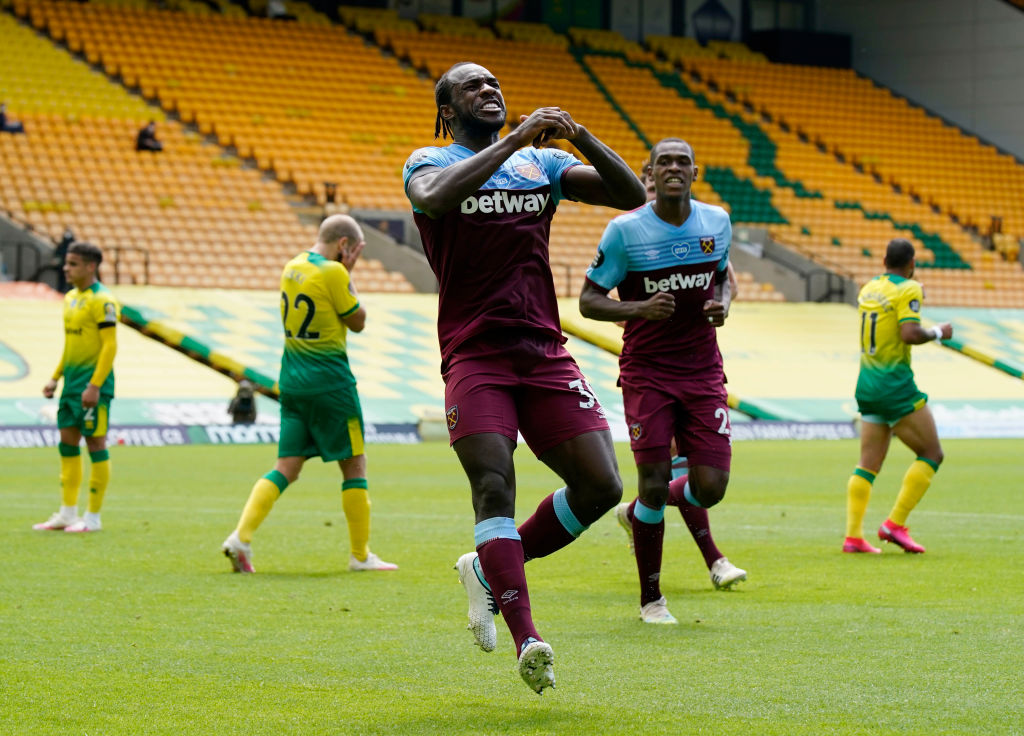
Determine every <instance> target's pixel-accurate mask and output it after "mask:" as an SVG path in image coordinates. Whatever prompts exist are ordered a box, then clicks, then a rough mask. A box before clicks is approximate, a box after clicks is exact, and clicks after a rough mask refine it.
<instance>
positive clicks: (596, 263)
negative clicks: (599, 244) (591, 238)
mask: <svg viewBox="0 0 1024 736" xmlns="http://www.w3.org/2000/svg"><path fill="white" fill-rule="evenodd" d="M602 263H604V251H602V250H600V249H599V250H598V251H597V255H596V256H594V260H592V261H591V262H590V267H591V268H600V267H601V264H602Z"/></svg>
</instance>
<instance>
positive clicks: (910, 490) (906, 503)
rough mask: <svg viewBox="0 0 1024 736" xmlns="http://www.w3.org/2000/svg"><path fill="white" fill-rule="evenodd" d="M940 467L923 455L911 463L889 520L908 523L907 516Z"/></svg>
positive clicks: (901, 523) (896, 522) (904, 524)
mask: <svg viewBox="0 0 1024 736" xmlns="http://www.w3.org/2000/svg"><path fill="white" fill-rule="evenodd" d="M938 469H939V467H938V465H936V464H935V463H933V462H932V461H931V460H928V459H926V458H923V457H919V458H917V460H915V461H914V462H913V463H911V464H910V467H909V468H907V474H906V475H904V476H903V486H902V487H901V488H900V495H898V496H897V497H896V505H895V506H893V507H892V511H891V512H890V513H889V521H891V522H892V523H893V524H899V525H900V526H906V525H907V517H908V516H909V515H910V512H911V511H913V510H914V507H915V506H917V504H918V502H919V501H920V500H921V497H922V496H923V495H924V494H925V491H927V490H928V486H930V485H931V484H932V478H934V477H935V471H936V470H938Z"/></svg>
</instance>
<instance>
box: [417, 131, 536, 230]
mask: <svg viewBox="0 0 1024 736" xmlns="http://www.w3.org/2000/svg"><path fill="white" fill-rule="evenodd" d="M521 147H522V145H521V144H520V142H519V138H518V137H517V136H516V135H515V134H512V135H508V136H506V137H504V138H502V139H500V140H499V141H498V142H496V143H493V144H491V145H489V146H488V147H487V148H485V149H483V150H482V151H480V152H478V153H475V154H474V155H472V156H470V157H469V158H467V159H464V160H462V161H459V162H458V163H456V164H452V165H451V166H446V167H445V168H443V169H441V168H435V167H429V168H426V167H425V168H424V169H423V170H422V171H423V173H422V174H419V173H418V172H417V174H413V178H412V179H411V180H410V181H409V186H408V190H409V200H410V201H411V202H412V203H413V204H414V205H416V207H418V208H419V209H420V210H422V211H423V212H424V213H425V214H426V215H427V217H430V218H431V219H436V218H438V217H441V216H442V215H444V214H446V213H447V212H450V211H451V210H453V209H455V208H456V207H458V206H459V205H460V204H461V203H462V200H464V199H465V198H466V197H468V196H469V195H471V194H473V193H474V192H475V191H477V190H478V189H479V188H480V187H482V186H483V185H484V184H485V183H487V180H488V179H490V178H491V176H492V175H493V174H494V172H495V171H497V170H498V167H499V166H501V165H502V164H503V163H504V162H505V160H506V159H507V158H508V157H509V156H511V155H512V154H513V153H515V152H516V151H517V150H519V148H521Z"/></svg>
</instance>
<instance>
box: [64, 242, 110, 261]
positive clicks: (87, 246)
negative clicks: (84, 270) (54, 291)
mask: <svg viewBox="0 0 1024 736" xmlns="http://www.w3.org/2000/svg"><path fill="white" fill-rule="evenodd" d="M72 253H74V254H75V255H76V256H81V257H82V259H83V260H85V261H86V262H88V263H95V264H96V266H97V267H98V266H99V265H100V264H101V263H103V251H101V250H100V249H99V248H98V247H96V246H95V245H93V244H92V243H86V242H84V241H83V242H78V243H72V244H71V245H70V247H68V255H71V254H72Z"/></svg>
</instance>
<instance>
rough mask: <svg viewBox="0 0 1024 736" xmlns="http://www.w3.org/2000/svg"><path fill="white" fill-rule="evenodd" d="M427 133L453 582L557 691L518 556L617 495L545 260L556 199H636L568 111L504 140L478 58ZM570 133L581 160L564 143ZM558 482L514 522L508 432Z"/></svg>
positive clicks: (414, 178)
mask: <svg viewBox="0 0 1024 736" xmlns="http://www.w3.org/2000/svg"><path fill="white" fill-rule="evenodd" d="M435 100H436V103H437V119H436V125H435V135H442V134H443V136H444V137H445V138H447V137H448V136H449V135H451V136H452V138H453V141H454V142H453V143H452V144H451V145H449V146H446V147H430V148H423V149H420V150H418V151H415V152H414V153H413V154H412V156H411V157H410V158H409V160H408V162H407V163H406V165H405V188H406V193H407V194H408V196H409V200H410V202H411V203H412V206H413V215H414V218H415V220H416V224H417V226H418V227H419V230H420V234H421V235H422V238H423V248H424V251H425V253H426V255H427V259H428V260H429V262H430V265H431V267H432V268H433V270H434V273H435V274H436V276H437V279H438V284H439V298H438V321H437V331H438V338H439V341H440V346H441V359H442V364H441V371H442V375H443V377H444V381H445V402H446V403H445V406H446V415H447V421H448V430H449V437H450V439H451V442H452V447H453V448H454V450H455V453H456V455H457V456H458V458H459V461H460V462H461V464H462V467H463V469H464V470H465V472H466V475H467V477H468V479H469V484H470V489H471V492H472V500H473V510H474V513H475V516H476V526H475V527H474V536H475V541H476V552H470V553H467V554H465V555H463V556H462V557H461V558H460V559H459V561H458V563H457V565H456V566H457V569H458V571H459V577H460V579H461V581H462V583H463V585H464V586H465V588H466V591H467V593H468V595H469V599H470V606H469V619H470V624H469V626H470V629H471V630H472V632H473V635H474V638H475V640H476V642H477V644H478V645H479V646H480V647H481V648H482V649H483V650H484V651H491V650H493V649H494V647H495V646H496V637H497V633H496V630H495V626H494V614H496V613H498V611H499V610H500V612H501V614H502V616H503V617H504V619H505V622H506V624H507V625H508V627H509V631H510V632H511V633H512V637H513V640H514V642H515V653H516V655H517V657H518V658H519V674H520V676H521V677H522V678H523V680H524V681H525V682H526V684H527V685H528V686H529V687H530V688H531V689H533V690H534V691H536V692H538V693H540V692H542V691H543V690H544V688H546V687H550V686H552V685H554V682H555V678H554V670H553V662H554V653H553V651H552V649H551V646H550V645H549V644H547V643H546V642H545V641H543V640H542V639H541V636H540V634H539V633H538V632H537V629H536V627H535V626H534V623H533V617H532V614H531V608H530V596H529V593H528V590H527V585H526V575H525V571H524V567H523V563H524V562H525V561H526V560H529V559H533V558H537V557H545V556H547V555H549V554H551V553H553V552H555V551H557V550H558V549H560V548H562V547H564V546H566V545H567V544H569V543H571V542H572V541H573V540H575V539H576V538H577V537H578V536H579V535H580V534H581V533H582V532H583V531H584V530H586V529H587V527H588V526H589V525H590V524H592V523H593V522H595V521H596V520H597V519H599V518H600V517H601V515H602V514H604V513H605V512H606V511H608V509H610V508H612V507H613V506H614V505H615V504H616V503H618V501H619V499H620V498H621V495H622V482H621V480H620V479H619V473H618V467H617V465H616V461H615V450H614V447H613V444H612V439H611V433H610V432H609V430H608V423H607V421H606V419H605V416H604V411H603V409H602V408H601V405H600V404H599V403H598V401H597V398H596V397H595V395H594V393H593V391H592V390H591V388H590V385H589V384H588V383H587V380H586V378H585V377H584V376H583V374H582V373H581V372H580V369H579V367H578V366H577V365H576V362H575V361H574V360H573V359H572V357H571V356H570V355H569V353H568V352H567V351H566V350H565V348H564V347H563V343H564V342H565V338H564V337H563V336H562V330H561V326H560V323H559V318H558V305H557V302H556V299H555V288H554V280H553V278H552V274H551V267H550V265H549V262H548V238H549V232H550V224H551V218H552V216H553V214H554V211H555V207H556V205H557V203H558V201H559V200H560V199H562V198H563V197H569V198H570V199H576V200H580V201H582V202H587V203H589V204H599V205H605V206H611V207H616V208H618V209H623V210H628V209H632V208H634V207H639V206H640V205H641V204H642V203H643V201H644V194H643V187H642V186H641V185H640V182H639V181H638V180H637V178H636V176H634V174H633V172H632V171H630V169H629V167H628V166H627V165H626V163H625V162H624V161H623V160H622V159H621V158H620V157H619V156H618V155H617V154H615V152H614V151H612V150H611V149H610V148H608V147H607V146H606V145H605V144H604V143H602V142H601V141H600V140H598V139H597V138H596V137H595V136H594V135H593V134H592V133H591V132H590V131H589V130H587V129H586V128H585V127H584V126H583V125H580V124H579V123H578V122H577V121H576V120H574V119H573V118H572V116H571V115H570V114H569V113H568V112H566V111H565V110H562V109H560V108H557V107H542V108H540V109H538V110H535V111H534V112H533V113H531V114H530V115H523V116H521V119H520V120H521V122H520V124H519V126H518V127H517V128H516V129H515V130H514V131H512V132H511V133H510V134H509V135H507V136H506V137H505V138H499V136H498V133H499V131H500V130H501V129H502V127H503V126H504V124H505V116H506V110H505V100H504V98H503V96H502V92H501V87H500V85H499V83H498V80H497V79H496V78H495V77H494V75H493V74H491V72H490V71H488V70H487V69H485V68H484V67H482V66H480V65H478V64H473V63H469V62H462V63H459V64H456V65H454V66H453V67H452V68H451V69H449V70H448V71H447V72H445V74H444V75H443V76H442V77H441V79H440V80H438V82H437V86H436V88H435ZM552 139H562V140H568V141H571V142H572V143H573V145H574V146H575V147H576V148H577V149H578V150H579V151H580V153H582V154H583V155H584V156H586V157H587V159H588V160H589V161H590V164H591V165H589V166H585V165H583V164H582V163H581V162H580V161H579V160H578V159H577V158H576V157H575V156H573V155H571V154H569V153H566V152H564V151H561V150H558V149H549V148H542V146H543V144H544V143H545V142H546V141H548V140H552ZM519 433H522V435H523V437H524V439H525V440H526V443H527V444H528V445H529V447H530V449H531V450H532V451H533V452H534V454H536V455H537V457H539V458H540V459H541V461H543V462H544V463H545V464H546V465H547V466H548V467H550V468H551V469H552V470H554V471H555V473H557V474H558V475H559V476H560V477H561V479H562V480H563V481H564V483H565V485H564V487H562V488H559V489H558V490H556V491H555V492H554V493H553V494H551V495H549V496H548V497H547V498H545V499H544V500H543V501H542V502H541V503H540V505H539V506H538V508H537V510H536V511H535V512H534V514H533V516H531V517H530V518H529V519H527V520H526V521H525V522H523V523H522V524H521V525H519V527H518V528H517V527H516V523H515V519H514V517H515V499H516V482H515V465H514V463H513V460H512V455H513V452H514V451H515V449H516V440H517V436H518V434H519Z"/></svg>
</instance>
